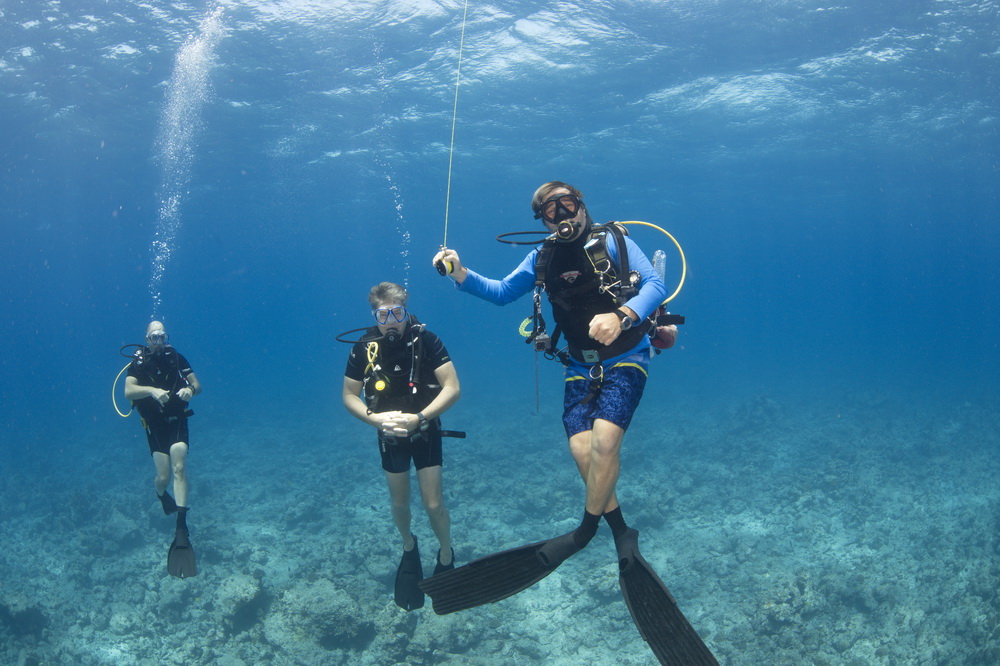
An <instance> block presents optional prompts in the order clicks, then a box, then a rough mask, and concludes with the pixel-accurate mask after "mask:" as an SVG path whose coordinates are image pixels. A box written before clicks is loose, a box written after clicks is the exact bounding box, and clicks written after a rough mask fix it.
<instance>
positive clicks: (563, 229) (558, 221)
mask: <svg viewBox="0 0 1000 666" xmlns="http://www.w3.org/2000/svg"><path fill="white" fill-rule="evenodd" d="M581 208H583V202H582V201H580V198H579V197H577V196H576V195H573V194H556V195H555V196H551V197H549V198H548V199H546V200H545V201H543V202H542V205H541V206H539V208H538V210H536V211H535V219H536V220H537V219H539V218H540V219H542V220H543V221H545V222H548V223H549V224H554V225H556V238H558V239H559V240H562V241H568V240H570V239H571V238H573V237H574V236H576V235H577V231H579V229H580V225H579V224H578V223H575V222H573V221H572V219H573V218H574V217H576V214H577V213H579V212H580V209H581Z"/></svg>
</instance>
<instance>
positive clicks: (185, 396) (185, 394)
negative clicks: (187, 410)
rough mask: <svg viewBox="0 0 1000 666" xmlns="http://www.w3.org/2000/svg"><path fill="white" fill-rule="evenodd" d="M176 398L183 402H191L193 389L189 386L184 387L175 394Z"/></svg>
mask: <svg viewBox="0 0 1000 666" xmlns="http://www.w3.org/2000/svg"><path fill="white" fill-rule="evenodd" d="M177 397H178V398H180V399H181V400H183V401H184V402H191V398H193V397H194V389H193V388H191V387H190V386H185V387H184V388H182V389H181V390H180V391H178V392H177Z"/></svg>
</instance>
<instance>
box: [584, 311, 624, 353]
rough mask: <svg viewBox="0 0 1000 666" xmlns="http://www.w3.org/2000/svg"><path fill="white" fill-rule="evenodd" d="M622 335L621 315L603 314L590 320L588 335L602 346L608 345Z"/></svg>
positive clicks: (615, 313)
mask: <svg viewBox="0 0 1000 666" xmlns="http://www.w3.org/2000/svg"><path fill="white" fill-rule="evenodd" d="M621 334H622V322H621V315H619V314H618V313H617V312H605V313H604V314H599V315H594V318H593V319H591V320H590V332H589V335H590V337H591V338H593V339H594V340H597V341H598V342H600V343H601V344H602V345H610V344H611V343H612V342H614V341H615V340H617V339H618V336H619V335H621Z"/></svg>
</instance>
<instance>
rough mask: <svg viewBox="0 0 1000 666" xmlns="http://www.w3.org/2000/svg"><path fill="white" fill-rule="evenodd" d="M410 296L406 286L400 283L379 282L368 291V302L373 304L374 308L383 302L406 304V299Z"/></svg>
mask: <svg viewBox="0 0 1000 666" xmlns="http://www.w3.org/2000/svg"><path fill="white" fill-rule="evenodd" d="M409 297H410V295H409V294H408V293H406V288H405V287H403V286H402V285H398V284H396V283H395V282H379V283H378V284H377V285H375V286H374V287H372V288H371V291H369V292H368V304H369V305H371V306H372V310H374V309H375V308H377V307H378V306H379V305H380V304H381V303H396V304H398V305H406V300H407V299H408V298H409Z"/></svg>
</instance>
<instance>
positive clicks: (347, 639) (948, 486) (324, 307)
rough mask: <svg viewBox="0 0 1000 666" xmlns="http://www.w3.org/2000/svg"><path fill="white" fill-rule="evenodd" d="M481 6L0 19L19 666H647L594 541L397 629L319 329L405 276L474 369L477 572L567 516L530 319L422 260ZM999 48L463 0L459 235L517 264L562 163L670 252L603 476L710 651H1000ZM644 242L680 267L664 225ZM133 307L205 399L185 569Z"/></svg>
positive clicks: (993, 23) (2, 526)
mask: <svg viewBox="0 0 1000 666" xmlns="http://www.w3.org/2000/svg"><path fill="white" fill-rule="evenodd" d="M463 8H464V5H463V3H461V2H457V1H456V2H437V1H431V0H427V1H422V2H386V1H381V0H378V1H376V0H372V1H371V2H349V3H348V2H334V1H323V0H317V1H311V2H309V1H304V0H294V1H292V0H289V1H286V2H260V1H258V2H219V3H201V2H192V3H183V4H175V3H160V2H144V3H114V4H109V3H105V2H92V1H91V2H78V3H72V6H70V5H69V4H66V3H60V2H57V1H52V2H33V3H28V2H7V3H4V4H3V5H0V45H2V50H0V82H2V90H3V95H2V96H0V118H2V120H3V127H4V131H3V133H2V134H0V156H2V170H0V188H2V197H0V220H2V221H3V230H4V233H3V240H2V242H0V284H2V287H0V289H2V296H3V298H2V302H3V317H2V320H0V340H2V341H3V342H2V344H3V354H2V356H0V369H2V379H3V381H2V382H0V426H2V427H3V429H4V430H5V432H6V434H5V435H4V458H5V465H4V469H5V471H6V473H5V474H4V475H3V477H4V479H3V482H2V483H0V505H2V506H3V507H4V510H3V511H2V512H0V513H2V517H0V534H2V535H3V541H4V543H6V544H14V545H11V546H10V547H8V548H7V549H6V551H7V552H4V553H3V555H2V556H0V557H2V559H0V562H2V567H3V570H5V571H6V572H7V573H5V574H4V576H3V578H4V579H5V582H2V583H0V648H2V650H3V653H2V660H3V661H4V662H5V663H70V662H73V663H153V662H157V663H221V662H223V661H228V663H241V662H242V663H253V662H255V661H259V660H271V661H276V662H285V663H360V662H366V663H367V662H370V663H394V662H404V661H406V662H410V663H598V662H602V661H608V660H610V659H615V660H617V661H619V662H621V663H637V664H638V663H650V661H651V660H652V656H651V654H650V653H649V652H648V650H647V649H646V647H645V646H644V644H643V643H642V640H641V638H640V637H639V635H638V633H637V632H636V631H635V630H634V628H633V627H632V625H631V622H630V620H629V617H628V614H627V611H626V610H625V607H624V605H623V604H622V602H621V599H620V596H619V595H618V591H617V585H616V583H615V577H616V573H615V567H614V556H613V551H612V550H610V545H609V544H610V540H609V539H608V538H607V537H608V535H607V533H606V532H602V533H601V535H599V543H598V542H595V546H598V547H597V548H595V547H591V548H589V549H588V550H587V551H585V552H584V553H582V554H581V555H580V556H578V557H576V558H574V559H573V560H571V561H570V562H568V563H567V564H566V565H564V567H563V568H561V569H560V571H559V572H557V574H553V576H551V577H550V578H549V579H546V581H544V582H543V583H541V584H540V587H541V588H543V589H542V591H539V590H537V589H535V590H531V591H528V592H525V593H523V594H521V595H519V596H518V597H516V598H514V599H511V600H508V601H505V602H502V603H501V604H496V605H494V606H491V607H487V608H483V609H477V610H474V611H469V612H468V613H466V614H459V615H457V616H448V617H444V618H438V617H437V616H435V615H433V614H432V613H431V612H430V609H429V607H428V608H426V609H424V610H423V611H419V612H415V613H412V614H408V615H407V614H405V613H403V612H402V611H398V609H396V608H395V606H393V605H392V600H391V591H390V589H389V587H390V585H391V576H392V572H393V571H394V567H395V559H396V557H397V553H396V550H397V549H398V546H397V543H396V539H395V535H394V531H393V528H392V524H391V521H390V519H389V513H388V506H387V500H386V498H385V497H384V495H385V491H384V488H383V486H384V482H383V481H382V475H381V473H380V472H379V470H378V462H377V457H376V456H375V453H374V447H373V446H372V444H373V442H372V441H371V440H372V437H371V433H370V432H367V431H366V430H365V429H364V427H363V426H361V425H360V424H359V423H357V422H355V421H353V420H352V419H350V417H349V416H347V414H346V413H345V412H344V410H343V408H342V406H341V402H340V392H341V384H342V376H343V368H344V363H345V360H346V354H347V351H348V348H347V346H346V345H343V344H340V343H337V342H336V341H335V340H334V337H335V336H336V335H337V334H338V333H340V332H342V331H345V330H347V329H352V328H357V327H359V326H364V325H367V323H368V317H369V315H368V309H367V302H366V295H367V291H368V288H369V287H370V286H371V285H372V284H374V283H376V282H378V281H381V280H393V281H397V282H401V283H404V284H405V285H406V286H407V287H408V288H409V289H410V291H411V309H412V311H413V312H414V313H416V314H417V315H418V316H419V317H420V318H421V319H422V320H423V321H425V322H427V323H428V324H429V326H430V327H431V328H432V330H434V331H436V332H437V333H438V334H440V335H441V337H442V338H443V339H444V341H445V343H446V344H447V345H448V348H449V351H450V352H451V353H452V356H453V358H454V360H455V364H456V367H457V369H458V372H459V376H460V379H461V381H462V389H463V398H462V400H461V402H459V404H458V405H456V407H455V408H453V410H452V411H451V412H449V414H448V415H447V418H446V419H445V423H446V425H447V426H448V427H454V428H462V429H466V430H468V431H469V439H467V440H465V441H462V442H454V443H453V442H449V448H448V450H447V451H446V476H445V492H446V498H447V500H448V502H449V506H450V507H451V509H452V514H453V519H454V535H455V539H456V549H457V550H458V555H459V558H460V560H464V561H468V560H469V559H471V558H473V557H478V556H482V555H485V554H487V553H489V552H493V551H496V550H499V549H501V548H506V547H510V546H513V545H517V544H519V543H524V542H528V541H534V540H537V539H540V538H543V537H545V536H549V535H551V534H554V533H555V532H554V530H555V529H557V528H560V527H566V528H567V529H568V528H570V527H572V524H573V523H575V521H576V520H577V519H578V516H579V509H580V505H581V503H582V485H581V484H580V483H579V482H578V480H577V479H576V476H575V471H574V469H573V465H572V462H571V459H570V458H569V456H568V455H567V454H566V452H565V443H564V441H563V437H564V436H563V433H562V429H561V426H560V423H559V404H560V402H561V397H560V396H561V385H560V384H561V382H560V372H559V368H558V366H554V365H553V364H551V363H549V362H546V361H544V359H543V360H542V361H541V362H540V367H539V368H538V377H539V379H538V388H537V390H538V396H539V398H538V400H539V403H540V407H539V409H538V410H537V412H536V375H535V373H536V368H535V358H534V357H533V355H532V353H531V352H530V351H529V350H528V349H527V347H526V346H525V345H524V343H523V342H522V341H521V338H520V337H519V336H518V334H517V326H518V325H519V324H520V322H521V320H522V319H523V318H524V317H526V316H528V315H529V314H530V302H529V301H528V299H522V301H520V302H518V303H516V304H513V305H510V306H507V307H505V308H496V307H494V306H492V305H489V304H486V303H484V302H480V301H477V300H475V299H472V298H469V297H467V296H465V295H462V294H459V293H458V292H456V291H455V290H454V289H453V287H452V286H451V285H450V283H449V282H450V281H449V280H448V279H447V278H442V277H440V276H438V275H437V273H436V272H435V271H434V270H433V268H432V267H431V266H430V258H431V256H432V255H433V254H434V252H435V251H436V250H437V248H438V247H439V246H440V245H441V244H442V242H444V240H445V224H444V223H445V203H446V185H447V182H448V176H449V173H448V164H449V146H450V138H451V123H452V118H453V115H452V112H453V103H454V100H455V83H456V73H457V72H456V67H457V62H458V47H459V44H460V39H461V35H462V29H463V22H462V16H463ZM998 33H1000V20H998V4H997V3H996V2H993V1H991V0H987V1H979V2H974V1H972V0H951V1H945V0H935V1H930V0H909V1H907V2H879V3H868V2H858V1H855V0H850V1H848V2H837V3H820V2H805V1H800V0H794V1H793V0H789V1H786V2H768V3H762V2H747V1H745V0H741V1H738V0H729V1H714V2H693V1H691V0H681V1H679V2H669V3H668V2H649V1H632V2H623V1H608V2H595V3H572V2H562V3H526V2H507V3H501V4H479V3H475V2H472V3H470V5H469V7H468V19H467V22H466V25H465V33H464V34H465V40H464V47H463V51H462V70H461V74H462V76H461V80H460V86H459V94H458V105H457V116H456V117H455V118H456V126H455V144H454V155H453V157H454V159H453V168H452V172H451V197H450V202H449V215H448V226H447V244H448V245H449V246H451V247H454V248H457V249H458V250H459V251H460V252H461V255H462V257H463V260H464V261H465V262H466V263H467V264H468V265H469V266H470V267H472V268H474V269H476V270H477V271H479V272H481V273H484V274H486V275H489V276H493V277H502V276H503V275H506V273H507V272H508V271H510V270H512V269H513V267H514V266H516V265H517V263H518V262H519V261H520V260H521V258H522V257H523V253H524V248H511V247H509V246H505V245H501V244H499V243H497V242H496V241H495V240H494V237H495V236H496V235H497V234H499V233H503V232H507V231H519V230H529V229H535V228H537V222H536V221H535V220H533V219H532V217H531V213H530V207H529V200H530V197H531V194H532V192H533V191H534V189H535V187H537V186H538V185H539V184H541V183H542V182H545V181H547V180H552V179H560V180H566V181H568V182H571V183H573V184H574V185H576V186H577V187H579V188H580V189H581V190H582V191H583V192H584V194H585V197H586V200H587V202H588V207H589V209H590V211H591V213H592V214H593V215H594V217H595V219H597V220H599V221H605V220H611V219H619V220H643V221H648V222H651V223H655V224H658V225H661V226H663V227H664V228H666V229H667V230H669V231H670V232H671V233H672V234H674V235H675V236H676V237H677V239H678V240H679V242H680V243H681V245H682V246H683V248H684V252H685V254H686V257H687V261H688V273H687V279H686V282H685V285H684V288H683V290H682V291H681V293H680V295H679V296H678V297H677V299H675V301H674V302H672V303H671V306H672V309H673V311H675V312H679V313H682V314H684V315H685V316H686V317H687V323H686V324H685V325H684V326H683V328H682V331H681V338H680V341H679V342H678V345H677V347H676V348H674V349H672V350H670V351H669V352H666V353H665V354H663V355H661V356H660V357H657V358H656V359H655V361H654V365H653V368H652V371H651V379H650V382H649V385H648V388H647V391H646V396H645V398H644V401H643V405H642V406H641V407H640V409H639V413H638V415H637V417H636V421H635V423H634V425H633V427H632V429H631V430H630V432H629V434H628V436H627V437H626V440H625V447H624V449H623V454H622V455H623V471H622V481H621V485H620V487H619V495H620V496H621V498H622V503H623V507H624V509H625V512H626V517H627V518H629V519H630V522H632V523H633V524H635V525H636V526H637V527H639V529H641V530H643V535H644V536H643V538H644V542H643V543H644V544H648V545H644V552H645V553H646V554H647V559H649V560H650V562H652V563H653V564H654V565H655V566H656V567H657V569H658V570H659V571H660V574H661V576H662V577H663V578H664V579H665V581H666V582H667V584H668V585H669V586H670V587H671V589H672V590H673V591H674V593H675V596H676V597H677V598H678V602H679V603H680V605H681V607H682V608H683V609H684V610H685V612H686V613H687V614H688V616H689V618H691V620H692V622H693V623H694V625H695V626H696V627H697V628H698V629H699V631H700V632H701V633H702V634H703V635H704V636H705V638H706V641H707V642H708V643H709V645H710V646H711V647H712V648H713V650H714V651H715V652H716V654H717V655H718V656H719V658H720V660H721V661H723V662H724V663H734V664H737V663H745V664H759V663H789V664H792V663H795V664H798V663H866V664H867V663H886V664H888V663H983V664H986V663H995V662H996V661H997V659H998V658H1000V645H998V641H1000V633H998V629H997V627H998V625H1000V603H998V601H997V598H996V594H995V591H994V588H995V586H996V585H995V584H996V580H997V556H998V553H1000V550H998V548H1000V546H998V543H997V530H998V528H1000V524H998V523H997V518H996V516H997V515H1000V514H998V508H1000V489H998V488H997V484H996V478H997V471H998V470H997V463H996V458H997V455H996V454H997V452H998V449H1000V441H998V434H997V423H998V411H997V407H998V397H1000V396H998V388H1000V387H998V381H997V377H998V376H1000V351H998V345H997V340H998V339H1000V325H998V306H1000V280H998V270H997V262H998V259H1000V251H998V247H1000V226H998V224H997V221H998V219H1000V204H998V198H997V182H998V180H997V179H998V176H997V173H998V148H1000V140H998V124H1000V109H998V100H1000V94H998V90H997V81H998V74H1000V50H998V47H997V44H998V43H1000V39H998ZM633 237H634V238H635V239H636V241H637V242H639V244H640V245H641V246H642V247H643V248H644V249H645V250H646V251H647V254H649V255H652V253H653V251H654V250H656V249H664V250H665V251H666V252H667V256H668V260H669V266H668V279H667V282H668V283H671V284H674V283H676V281H677V279H679V274H680V269H679V265H678V259H677V255H676V253H675V252H674V250H673V248H672V245H671V244H670V243H669V241H668V240H667V239H666V238H664V237H662V236H660V235H658V234H656V233H655V232H653V231H650V230H648V229H645V228H641V229H640V228H635V229H633ZM153 316H156V317H158V318H162V319H163V321H164V322H165V323H166V324H167V327H168V329H169V331H170V333H171V340H172V342H173V344H174V345H176V346H177V347H178V348H179V349H180V350H181V351H182V352H183V353H184V354H185V355H186V356H187V358H188V359H189V360H190V361H191V362H192V364H193V367H194V369H195V371H196V373H197V375H198V377H199V379H200V380H201V381H202V383H203V384H204V387H205V391H204V393H203V394H202V395H201V396H198V397H197V398H196V399H195V401H194V403H193V405H192V406H193V407H194V409H195V412H196V416H195V417H194V419H192V423H191V428H192V448H191V458H190V461H189V464H190V477H191V482H192V484H193V500H192V507H193V508H192V516H191V524H192V538H193V539H194V541H195V544H196V547H198V548H199V555H200V557H201V563H202V568H203V572H202V574H201V575H200V576H199V577H198V578H195V579H191V580H187V581H178V580H175V579H171V578H169V577H168V576H167V575H166V572H165V571H164V570H163V561H162V560H163V557H164V556H165V550H166V546H167V543H168V540H169V535H170V529H171V527H172V525H171V523H170V521H169V520H168V519H165V518H164V517H163V516H162V514H160V515H157V513H158V512H159V507H158V505H157V504H156V501H155V497H153V495H152V493H151V490H150V486H151V483H150V482H151V477H152V465H150V464H149V461H148V459H147V457H146V456H147V450H146V444H145V441H144V437H143V436H142V432H141V430H140V429H139V426H138V425H137V419H136V417H135V416H132V417H131V418H130V419H129V420H123V419H120V418H119V417H118V416H117V415H116V414H115V412H114V410H113V409H112V405H111V395H110V393H111V389H112V383H113V380H114V377H115V375H116V373H117V372H118V371H119V370H120V369H121V367H122V366H123V365H124V364H125V362H126V361H125V359H123V358H121V357H120V356H119V355H118V349H119V347H121V346H122V345H124V344H128V343H136V342H140V341H141V340H142V336H143V333H144V330H145V325H146V323H147V322H148V321H149V320H150V318H151V317H153ZM120 388H121V387H120V386H119V393H118V398H119V401H120V402H121V400H122V399H121V393H120ZM498 470H499V471H500V472H502V473H499V474H498ZM150 500H152V501H150ZM414 507H415V511H414V518H415V522H414V525H415V528H414V529H415V531H418V534H420V535H421V537H422V538H424V539H425V540H426V543H428V544H429V543H430V542H431V540H432V536H431V533H430V531H429V529H428V528H427V525H426V519H425V517H424V516H423V515H422V512H421V511H420V510H419V506H418V504H416V503H415V505H414ZM602 529H603V528H602ZM424 535H426V536H424ZM601 549H603V550H601ZM425 555H426V552H425ZM426 567H427V563H425V568H426ZM310 588H312V589H319V590H324V591H325V593H324V594H323V595H321V596H322V599H321V600H317V599H316V598H313V597H311V596H310V595H309V590H310ZM543 597H544V598H543ZM295 618H299V619H295ZM302 618H305V619H302ZM330 618H339V619H340V620H341V621H340V622H339V623H338V624H339V625H340V626H346V627H349V630H348V629H342V630H341V629H338V630H335V629H332V628H331V627H330V626H329V625H330V624H331V623H332V620H331V619H330ZM344 618H352V619H344ZM590 619H593V623H594V624H593V625H590V624H589V620H590ZM164 623H166V626H168V627H172V628H174V629H175V630H174V631H167V630H165V629H164ZM297 623H298V624H297ZM352 623H354V624H352ZM151 627H154V628H151Z"/></svg>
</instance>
